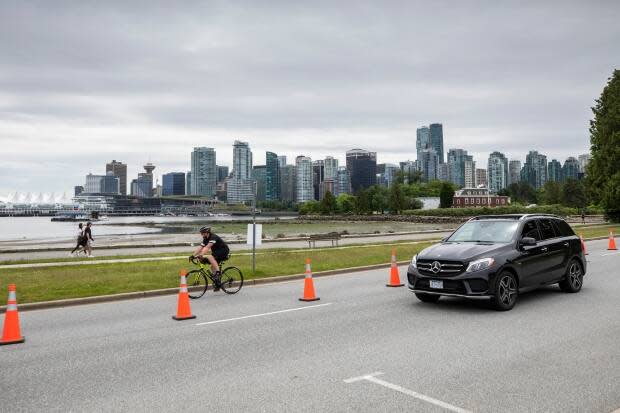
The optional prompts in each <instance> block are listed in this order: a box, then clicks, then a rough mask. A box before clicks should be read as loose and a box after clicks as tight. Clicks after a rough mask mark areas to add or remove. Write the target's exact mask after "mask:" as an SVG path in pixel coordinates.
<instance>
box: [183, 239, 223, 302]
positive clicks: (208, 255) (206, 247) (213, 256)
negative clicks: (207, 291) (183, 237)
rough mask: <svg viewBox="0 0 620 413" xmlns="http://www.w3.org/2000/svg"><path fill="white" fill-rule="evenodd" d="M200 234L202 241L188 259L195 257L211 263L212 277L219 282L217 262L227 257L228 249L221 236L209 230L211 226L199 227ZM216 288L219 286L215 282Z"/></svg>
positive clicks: (219, 273)
mask: <svg viewBox="0 0 620 413" xmlns="http://www.w3.org/2000/svg"><path fill="white" fill-rule="evenodd" d="M200 235H201V236H202V243H201V244H200V246H199V247H198V249H197V250H196V251H195V252H194V255H192V256H190V259H191V258H194V257H196V258H198V259H200V260H201V261H202V262H205V261H204V260H205V259H206V260H207V261H208V262H209V263H210V264H211V271H213V278H214V279H215V280H217V282H218V283H219V281H220V276H221V272H220V265H219V263H220V262H222V261H224V260H225V259H226V258H228V254H229V253H230V249H229V248H228V245H226V243H225V242H224V240H222V238H220V237H218V236H217V235H216V234H214V233H213V232H211V227H202V228H200ZM217 290H219V287H217V283H216V286H215V288H214V291H217Z"/></svg>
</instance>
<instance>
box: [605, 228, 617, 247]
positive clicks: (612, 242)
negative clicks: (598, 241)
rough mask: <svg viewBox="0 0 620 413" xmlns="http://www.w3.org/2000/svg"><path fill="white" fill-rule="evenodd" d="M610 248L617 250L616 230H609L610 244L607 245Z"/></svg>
mask: <svg viewBox="0 0 620 413" xmlns="http://www.w3.org/2000/svg"><path fill="white" fill-rule="evenodd" d="M607 249H608V250H617V249H618V248H616V240H615V239H614V232H613V231H609V246H608V247H607Z"/></svg>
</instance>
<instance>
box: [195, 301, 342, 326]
mask: <svg viewBox="0 0 620 413" xmlns="http://www.w3.org/2000/svg"><path fill="white" fill-rule="evenodd" d="M331 304H332V303H325V304H317V305H309V306H306V307H296V308H289V309H287V310H279V311H271V312H269V313H262V314H252V315H246V316H243V317H234V318H226V319H223V320H214V321H207V322H204V323H196V324H195V325H197V326H206V325H208V324H218V323H226V322H228V321H237V320H244V319H246V318H256V317H265V316H268V315H274V314H282V313H290V312H292V311H300V310H309V309H312V308H318V307H325V306H327V305H331Z"/></svg>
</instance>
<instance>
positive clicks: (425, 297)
mask: <svg viewBox="0 0 620 413" xmlns="http://www.w3.org/2000/svg"><path fill="white" fill-rule="evenodd" d="M415 296H416V297H418V300H420V301H422V302H425V303H436V302H437V301H439V298H441V296H440V295H439V294H425V293H415Z"/></svg>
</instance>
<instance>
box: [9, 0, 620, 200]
mask: <svg viewBox="0 0 620 413" xmlns="http://www.w3.org/2000/svg"><path fill="white" fill-rule="evenodd" d="M614 4H616V3H612V2H599V3H587V4H586V3H583V2H566V3H564V4H563V6H562V8H561V10H559V9H558V7H557V5H555V4H553V3H548V4H538V3H531V4H521V3H519V4H516V3H515V4H507V5H502V6H501V7H499V5H496V4H495V3H489V2H483V1H478V2H475V4H471V3H468V4H460V3H456V4H443V3H437V4H435V3H428V2H395V3H394V7H382V6H381V5H375V4H372V3H363V2H362V3H359V2H356V3H351V4H350V5H347V3H340V4H338V3H325V4H322V5H320V6H317V5H316V4H310V3H308V4H277V3H269V2H267V3H263V4H260V5H259V4H254V3H250V2H248V3H242V4H226V3H222V4H219V5H217V6H215V5H213V4H211V3H204V4H200V5H198V4H182V5H176V6H175V7H174V8H172V7H166V3H158V2H153V3H152V5H153V7H150V8H148V9H145V8H143V7H138V6H136V5H132V4H126V3H121V2H114V1H111V2H105V3H100V4H90V5H88V6H83V7H58V5H56V4H48V3H45V2H43V3H38V4H37V5H34V4H33V3H30V2H19V3H2V4H0V27H2V28H3V29H4V30H5V31H4V32H3V33H4V35H3V36H0V56H2V59H1V62H0V69H1V70H2V73H3V76H2V78H1V79H0V85H1V87H2V89H1V90H2V95H1V96H2V103H1V104H0V144H2V146H1V147H2V155H3V156H2V157H1V158H2V159H1V160H2V162H1V163H0V194H7V193H10V192H13V191H31V192H38V191H41V190H45V191H48V192H51V191H54V192H63V191H70V190H71V188H72V186H73V185H75V184H76V183H78V182H81V181H82V177H83V176H84V175H85V174H86V173H88V172H92V173H93V174H102V173H103V171H101V170H100V169H99V164H100V163H101V162H102V161H107V162H109V161H110V160H113V159H119V160H120V161H122V162H123V163H125V164H127V165H128V170H127V175H128V177H135V176H137V174H138V172H140V171H141V168H140V166H141V165H143V164H144V163H145V162H147V161H149V160H151V161H153V162H154V163H156V164H157V165H158V171H157V172H162V171H186V170H187V169H188V168H187V166H186V165H187V164H188V162H189V156H188V151H187V148H192V147H202V146H204V147H213V148H220V151H219V152H220V153H219V154H218V162H219V163H221V164H223V165H231V164H232V153H230V152H229V151H223V150H221V148H224V147H227V146H228V145H229V142H232V141H234V140H236V139H239V140H242V141H250V142H251V144H252V148H253V151H254V152H255V153H256V154H258V156H259V157H258V158H257V159H256V160H255V162H254V163H255V164H263V162H264V159H263V156H264V155H263V154H264V153H265V152H266V151H273V152H274V153H277V154H283V155H287V156H288V157H289V159H295V157H296V156H297V155H299V154H304V155H306V156H308V157H310V158H312V159H323V158H324V157H325V156H327V155H334V156H338V158H339V161H340V163H341V164H343V161H344V159H343V155H342V154H344V153H345V152H346V151H347V150H350V149H352V148H357V147H361V148H364V149H367V150H369V151H373V152H377V153H378V160H377V161H378V162H379V163H398V162H400V161H405V160H407V158H409V159H411V160H415V159H416V155H415V153H416V148H415V138H416V136H415V134H416V128H418V127H419V126H420V125H430V124H432V123H434V122H441V123H443V125H444V130H443V133H444V153H445V154H447V152H448V150H449V149H451V148H463V149H465V150H467V151H468V155H472V156H473V158H474V159H475V160H477V161H478V164H479V165H480V164H481V161H483V160H486V159H487V158H488V155H489V154H490V153H491V152H493V151H496V150H497V151H501V152H502V153H505V154H506V155H507V156H508V157H509V158H510V159H519V160H521V161H522V162H524V161H525V156H526V155H527V152H528V151H529V150H530V149H535V150H537V151H539V152H540V153H544V154H546V155H547V157H548V158H549V159H554V158H555V159H558V160H564V159H565V158H566V157H567V156H578V155H579V154H584V153H588V152H589V141H588V136H589V133H588V126H589V120H590V119H591V118H592V114H591V111H590V107H591V106H593V105H594V103H595V99H596V98H597V97H598V96H599V95H600V92H601V90H602V88H603V86H604V84H605V83H606V81H607V78H608V77H609V76H610V75H611V73H612V71H613V69H614V66H615V65H617V61H616V60H617V59H616V56H618V55H620V43H619V42H617V39H618V38H620V27H619V25H617V24H616V23H617V21H618V17H619V14H620V8H619V7H612V5H614ZM353 5H354V6H353ZM50 16H54V18H50ZM422 16H433V18H421V17H422ZM412 21H415V24H411V22H412ZM463 21H467V22H468V24H467V25H463V24H462V22H463ZM317 23H320V24H317ZM586 26H587V27H588V30H583V27H586ZM100 27H106V28H107V30H105V31H102V30H99V29H98V28H100ZM240 28H243V30H241V29H240ZM437 33H441V36H438V35H437ZM16 45H19V47H16ZM25 50H27V51H28V53H24V52H23V51H25ZM300 143H302V144H303V145H300ZM403 154H406V155H408V156H403ZM444 156H445V155H444ZM289 162H290V161H289ZM483 163H485V162H482V164H483ZM158 177H159V180H160V184H161V173H158ZM127 185H129V182H127ZM127 189H128V190H129V188H127Z"/></svg>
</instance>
